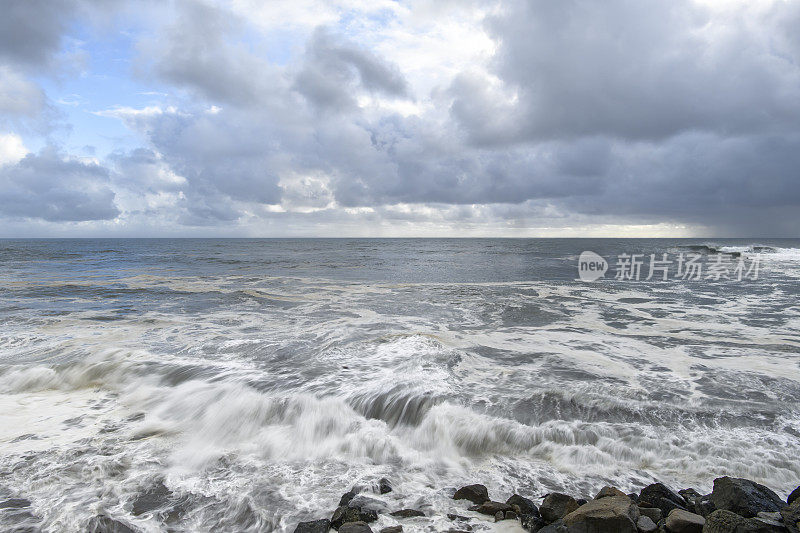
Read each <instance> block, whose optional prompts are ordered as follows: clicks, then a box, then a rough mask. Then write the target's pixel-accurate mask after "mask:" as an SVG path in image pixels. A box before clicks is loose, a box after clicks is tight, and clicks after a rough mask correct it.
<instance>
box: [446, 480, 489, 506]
mask: <svg viewBox="0 0 800 533" xmlns="http://www.w3.org/2000/svg"><path fill="white" fill-rule="evenodd" d="M453 499H454V500H469V501H471V502H472V503H475V504H478V505H480V504H482V503H483V502H485V501H488V500H489V491H488V490H487V489H486V487H485V486H483V485H467V486H466V487H461V488H460V489H458V490H457V491H456V493H455V494H453Z"/></svg>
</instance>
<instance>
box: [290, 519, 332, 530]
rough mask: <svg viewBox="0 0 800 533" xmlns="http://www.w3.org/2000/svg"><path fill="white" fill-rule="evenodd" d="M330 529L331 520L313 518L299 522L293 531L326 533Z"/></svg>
mask: <svg viewBox="0 0 800 533" xmlns="http://www.w3.org/2000/svg"><path fill="white" fill-rule="evenodd" d="M330 529H331V521H330V520H327V519H322V520H314V521H311V522H300V523H299V524H297V527H296V528H294V533H328V531H330Z"/></svg>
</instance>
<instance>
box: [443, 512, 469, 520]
mask: <svg viewBox="0 0 800 533" xmlns="http://www.w3.org/2000/svg"><path fill="white" fill-rule="evenodd" d="M447 518H449V519H450V520H469V518H468V517H466V516H461V515H459V514H453V513H447Z"/></svg>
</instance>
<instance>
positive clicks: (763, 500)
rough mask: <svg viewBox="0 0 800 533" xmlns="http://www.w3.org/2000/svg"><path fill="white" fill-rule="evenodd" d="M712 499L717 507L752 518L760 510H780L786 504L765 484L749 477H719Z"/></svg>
mask: <svg viewBox="0 0 800 533" xmlns="http://www.w3.org/2000/svg"><path fill="white" fill-rule="evenodd" d="M711 500H712V501H713V502H714V505H715V506H716V508H717V509H722V510H725V511H733V512H734V513H736V514H738V515H740V516H744V517H745V518H752V517H754V516H756V515H757V514H758V512H759V511H767V512H772V511H780V510H781V509H782V508H783V507H785V506H786V504H784V503H783V500H781V499H780V497H779V496H778V495H777V494H775V493H774V492H772V491H771V490H770V489H768V488H767V487H765V486H764V485H760V484H758V483H755V482H753V481H750V480H749V479H741V478H732V477H728V476H724V477H718V478H717V479H715V480H714V490H713V491H712V492H711Z"/></svg>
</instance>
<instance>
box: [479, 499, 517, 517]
mask: <svg viewBox="0 0 800 533" xmlns="http://www.w3.org/2000/svg"><path fill="white" fill-rule="evenodd" d="M475 510H476V511H477V512H479V513H481V514H486V515H489V516H494V515H495V514H497V513H498V512H500V513H505V512H506V511H513V510H514V508H513V507H511V506H510V505H508V504H507V503H500V502H493V501H488V502H484V503H482V504H481V505H479V506H478V508H477V509H475Z"/></svg>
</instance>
